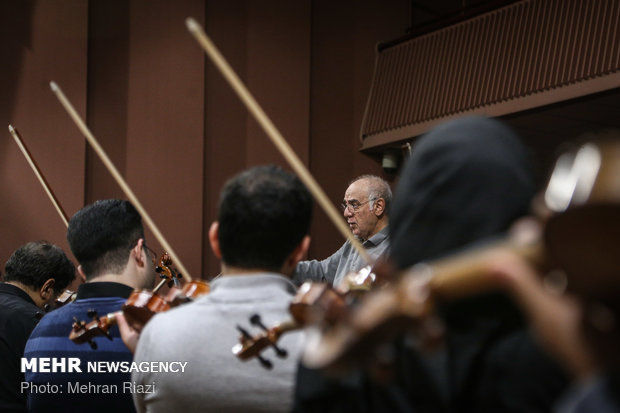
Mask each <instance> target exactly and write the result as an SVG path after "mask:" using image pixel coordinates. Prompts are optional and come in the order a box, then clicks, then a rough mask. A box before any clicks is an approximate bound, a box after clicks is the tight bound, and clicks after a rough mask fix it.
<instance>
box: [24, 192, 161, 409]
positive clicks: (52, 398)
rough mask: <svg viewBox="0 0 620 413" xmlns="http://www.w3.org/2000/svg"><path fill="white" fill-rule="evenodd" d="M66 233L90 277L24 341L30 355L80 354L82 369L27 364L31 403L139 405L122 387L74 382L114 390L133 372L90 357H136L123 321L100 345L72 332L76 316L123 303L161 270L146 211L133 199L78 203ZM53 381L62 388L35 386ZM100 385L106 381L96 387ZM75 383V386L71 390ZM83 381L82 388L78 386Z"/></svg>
mask: <svg viewBox="0 0 620 413" xmlns="http://www.w3.org/2000/svg"><path fill="white" fill-rule="evenodd" d="M67 240H68V241H69V245H70V246H71V251H72V252H73V255H74V256H75V257H76V259H77V260H78V261H79V264H80V265H79V266H78V272H79V273H80V274H81V275H82V276H84V277H85V279H86V283H85V284H82V285H81V286H80V287H79V289H78V291H77V297H76V300H75V301H74V302H73V303H70V304H67V305H65V306H63V307H61V308H59V309H58V310H55V311H53V312H51V313H50V314H48V315H47V316H45V317H44V318H43V320H41V322H40V323H39V325H37V327H36V328H35V329H34V331H33V332H32V335H31V336H30V339H29V340H28V343H27V344H26V351H25V355H24V356H25V357H26V358H27V359H29V360H31V359H34V360H38V359H40V358H54V357H55V358H57V359H59V360H61V359H62V360H65V361H66V359H67V358H69V357H74V358H79V360H80V366H81V372H76V371H67V369H66V370H65V371H60V372H59V371H56V372H41V371H38V370H34V369H31V370H28V371H27V372H26V382H27V384H28V386H29V387H28V390H29V394H28V408H29V409H30V411H36V412H39V411H50V412H52V411H53V412H56V411H76V412H77V411H79V412H84V411H114V412H132V411H134V408H133V403H132V400H131V394H129V393H127V392H123V391H120V390H118V391H117V392H113V391H111V393H113V394H105V393H104V392H101V391H99V392H91V391H88V392H80V391H71V388H69V384H75V383H82V384H87V385H92V386H95V387H94V388H98V389H100V390H101V389H109V390H114V387H112V386H113V385H117V386H120V385H121V384H122V383H123V382H125V381H129V379H130V374H129V373H128V372H125V373H123V372H119V371H117V372H107V373H105V374H103V373H97V372H91V371H89V370H88V369H87V364H88V362H95V361H109V362H123V361H125V362H130V361H131V360H132V354H131V352H130V351H129V350H128V349H127V347H126V346H125V345H124V344H123V341H122V340H121V337H120V333H119V330H118V328H117V327H112V328H111V329H110V331H109V333H110V336H109V338H108V337H97V338H96V339H94V343H95V345H96V348H91V347H89V346H88V345H85V344H76V343H73V342H72V341H71V340H69V338H68V334H69V332H70V331H71V325H72V323H73V321H74V317H75V318H77V319H78V320H86V321H90V320H91V318H92V317H93V314H92V312H91V310H95V312H96V313H97V315H96V316H104V315H106V314H107V313H112V312H115V311H118V310H120V308H121V306H122V305H123V304H124V303H125V301H126V300H127V298H128V297H129V295H130V294H131V292H132V291H133V290H134V289H140V288H150V287H152V286H153V283H154V280H155V270H154V266H153V264H152V261H151V258H152V257H150V256H149V252H148V250H147V248H146V245H145V241H144V229H143V227H142V218H141V217H140V214H139V213H138V211H136V209H135V208H134V207H133V205H131V203H129V202H127V201H123V200H118V199H107V200H103V201H97V202H95V203H94V204H91V205H88V206H86V207H84V208H83V209H81V210H80V211H78V212H77V213H76V214H75V215H74V216H73V217H72V218H71V220H70V221H69V228H68V231H67ZM42 385H43V386H46V385H48V386H52V385H57V386H58V387H55V388H57V389H59V390H62V393H60V392H40V391H33V389H35V388H38V387H37V386H42ZM96 386H100V387H96ZM75 389H76V388H75V387H73V390H75ZM78 389H79V388H78Z"/></svg>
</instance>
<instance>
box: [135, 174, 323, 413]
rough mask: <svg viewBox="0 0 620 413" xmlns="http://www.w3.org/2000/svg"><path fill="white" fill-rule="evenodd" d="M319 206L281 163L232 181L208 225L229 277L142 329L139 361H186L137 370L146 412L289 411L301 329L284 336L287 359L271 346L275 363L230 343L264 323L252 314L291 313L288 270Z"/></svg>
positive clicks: (268, 319) (268, 353)
mask: <svg viewBox="0 0 620 413" xmlns="http://www.w3.org/2000/svg"><path fill="white" fill-rule="evenodd" d="M311 215H312V198H311V197H310V194H309V192H308V191H307V189H306V188H305V187H304V186H303V184H302V183H301V182H300V181H299V179H297V178H296V177H295V176H293V175H291V174H289V173H287V172H285V171H283V170H282V169H280V168H277V167H274V166H270V167H257V168H253V169H250V170H248V171H246V172H243V173H241V174H240V175H238V176H236V177H234V178H233V179H231V180H230V181H229V182H228V183H227V184H226V186H225V187H224V189H223V191H222V194H221V197H220V205H219V216H218V220H217V221H216V222H214V223H213V224H212V225H211V229H210V231H209V241H210V242H211V247H212V250H213V252H214V254H215V255H216V256H217V257H218V258H220V259H221V260H222V276H221V277H219V278H217V279H216V280H214V281H213V282H212V283H211V291H210V292H209V293H208V294H207V295H205V296H202V297H201V298H199V299H197V300H196V301H194V302H193V303H191V304H185V305H182V306H180V307H177V308H175V309H173V310H170V311H168V312H165V313H161V314H158V315H156V316H155V317H153V319H152V320H151V321H149V323H148V324H147V325H146V327H145V328H144V330H143V331H142V334H141V336H140V339H139V341H138V346H137V349H136V352H135V358H134V361H135V362H136V363H142V362H166V361H170V362H173V361H174V362H181V363H187V364H186V365H185V368H184V371H181V372H167V373H164V372H162V373H157V372H153V371H151V372H149V371H146V372H142V371H141V372H136V373H134V374H133V376H132V380H133V381H134V382H135V384H136V385H137V386H141V385H142V386H145V387H144V388H145V389H147V390H148V392H145V393H140V392H134V393H133V397H134V403H135V405H136V408H137V410H138V411H139V412H145V411H148V412H174V411H177V412H194V411H201V412H218V413H226V412H230V413H233V412H234V413H236V412H288V411H290V409H291V407H292V398H293V388H294V384H295V372H296V370H297V363H298V360H299V356H300V352H301V346H302V344H303V339H304V335H303V333H301V332H292V333H289V334H286V335H285V336H283V337H282V339H281V340H279V343H278V345H279V346H280V348H283V349H285V350H286V351H287V353H288V354H287V357H285V358H279V357H277V356H276V354H275V352H274V349H272V348H270V349H267V350H265V351H264V352H263V356H264V358H265V359H269V361H270V362H271V363H272V368H271V369H270V370H266V369H265V368H264V367H263V366H261V363H259V360H257V359H251V360H248V361H245V362H243V361H240V360H238V359H237V358H236V357H235V356H234V355H233V353H232V351H231V348H232V347H233V345H235V344H236V343H237V342H238V338H239V332H238V331H237V329H236V326H237V325H240V326H243V327H245V328H246V329H248V330H250V333H258V332H261V330H260V329H259V328H254V329H252V328H250V327H249V324H250V323H249V322H248V319H249V318H250V316H252V315H253V314H254V313H258V314H260V316H261V318H262V322H263V323H264V325H266V326H272V325H274V324H275V323H279V322H281V321H284V320H287V319H290V318H291V316H290V314H289V311H288V306H289V303H290V301H291V299H292V298H293V295H294V294H295V292H296V289H295V286H294V285H293V283H292V282H291V281H290V278H289V277H290V276H291V275H292V273H293V270H294V269H295V265H296V264H297V262H298V261H299V260H300V259H301V257H303V256H304V254H305V253H306V251H307V249H308V246H309V243H310V238H309V236H308V231H309V228H310V220H311ZM281 355H282V354H281ZM263 363H264V360H263ZM147 385H148V387H146V386H147ZM151 385H152V386H151Z"/></svg>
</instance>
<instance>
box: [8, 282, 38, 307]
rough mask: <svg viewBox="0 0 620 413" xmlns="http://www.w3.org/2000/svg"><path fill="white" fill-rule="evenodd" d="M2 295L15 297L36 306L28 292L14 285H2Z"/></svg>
mask: <svg viewBox="0 0 620 413" xmlns="http://www.w3.org/2000/svg"><path fill="white" fill-rule="evenodd" d="M0 294H8V295H15V296H17V297H20V298H22V299H24V300H26V301H28V302H29V303H32V305H36V304H35V303H34V301H33V300H32V298H30V296H29V295H28V293H27V292H26V291H24V290H22V289H21V288H19V287H16V286H14V285H12V284H6V283H0Z"/></svg>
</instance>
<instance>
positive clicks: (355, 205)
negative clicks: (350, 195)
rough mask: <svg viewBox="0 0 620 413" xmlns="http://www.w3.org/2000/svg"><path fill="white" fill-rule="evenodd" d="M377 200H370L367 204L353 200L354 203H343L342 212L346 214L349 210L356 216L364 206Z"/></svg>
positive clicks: (341, 205)
mask: <svg viewBox="0 0 620 413" xmlns="http://www.w3.org/2000/svg"><path fill="white" fill-rule="evenodd" d="M375 200H376V198H370V199H369V200H368V201H366V202H359V201H357V200H355V199H354V200H353V201H349V202H347V201H342V203H341V204H340V209H341V210H342V212H344V211H345V210H346V209H348V210H349V212H350V213H352V214H355V213H356V212H357V211H359V209H360V208H361V207H362V206H363V205H366V204H367V203H369V202H371V201H375Z"/></svg>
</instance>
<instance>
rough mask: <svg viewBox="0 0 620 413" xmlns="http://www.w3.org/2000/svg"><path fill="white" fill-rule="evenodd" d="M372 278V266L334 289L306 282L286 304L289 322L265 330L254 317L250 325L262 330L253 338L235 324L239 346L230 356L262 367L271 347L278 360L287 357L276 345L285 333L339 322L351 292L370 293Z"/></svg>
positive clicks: (267, 363) (351, 274)
mask: <svg viewBox="0 0 620 413" xmlns="http://www.w3.org/2000/svg"><path fill="white" fill-rule="evenodd" d="M375 278H376V276H375V274H374V272H373V271H372V269H371V267H370V266H366V267H364V268H362V269H361V270H360V271H358V272H351V273H349V274H347V275H346V276H345V279H344V280H343V282H342V283H341V284H340V285H339V286H338V287H336V288H333V287H331V286H329V285H328V284H324V283H311V282H305V283H304V284H302V285H301V287H299V290H298V291H297V294H296V295H295V297H293V299H292V300H291V303H290V305H289V313H290V314H291V316H292V318H291V319H290V320H286V321H283V322H281V323H278V324H276V325H275V326H273V327H270V328H268V327H266V326H265V325H264V324H263V323H262V321H261V318H260V315H258V314H254V315H252V316H250V318H249V321H250V324H251V325H253V326H256V327H258V328H260V329H261V330H263V332H262V333H261V334H258V335H255V336H252V335H251V334H250V333H249V332H248V330H246V329H245V328H243V327H241V326H239V325H237V330H238V331H239V332H240V333H241V335H240V336H239V343H237V344H236V345H235V346H233V348H232V352H233V354H234V355H235V356H237V357H238V358H239V359H240V360H244V361H245V360H249V359H251V358H257V359H258V361H259V362H260V363H261V365H262V366H263V367H265V368H271V367H272V363H271V362H270V361H269V360H267V359H265V358H264V357H262V356H261V355H260V353H261V352H262V351H263V350H264V349H266V348H269V347H271V348H273V349H274V351H275V353H276V355H277V356H278V357H286V355H287V352H286V350H284V349H282V348H280V347H279V346H278V345H277V343H278V340H279V339H280V337H281V336H282V335H283V334H284V333H287V332H289V331H295V330H298V329H300V328H303V327H305V326H307V325H311V324H316V323H317V322H318V321H319V320H324V321H326V322H328V323H334V322H336V321H337V320H339V319H341V318H342V317H343V313H344V312H345V311H347V308H348V307H349V306H350V304H349V301H350V300H352V299H354V296H353V293H356V292H358V291H367V290H369V289H370V287H371V286H372V285H373V282H374V281H375Z"/></svg>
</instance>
